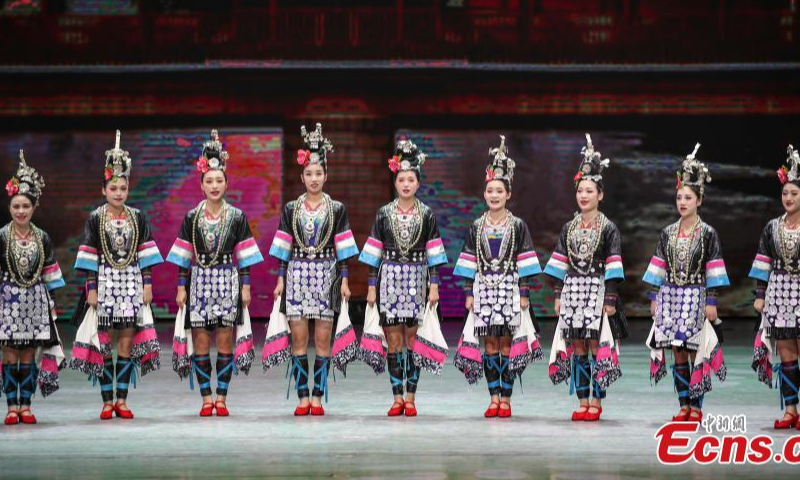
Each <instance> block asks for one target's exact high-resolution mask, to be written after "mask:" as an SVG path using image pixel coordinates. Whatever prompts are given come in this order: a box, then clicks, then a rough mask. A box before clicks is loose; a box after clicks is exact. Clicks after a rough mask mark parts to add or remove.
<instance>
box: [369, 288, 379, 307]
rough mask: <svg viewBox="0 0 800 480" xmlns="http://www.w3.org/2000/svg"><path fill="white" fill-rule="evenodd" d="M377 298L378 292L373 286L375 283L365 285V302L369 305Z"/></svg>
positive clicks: (373, 303)
mask: <svg viewBox="0 0 800 480" xmlns="http://www.w3.org/2000/svg"><path fill="white" fill-rule="evenodd" d="M377 299H378V292H377V289H376V288H375V285H370V286H369V287H367V303H368V304H369V306H370V307H371V306H373V305H375V301H376V300H377Z"/></svg>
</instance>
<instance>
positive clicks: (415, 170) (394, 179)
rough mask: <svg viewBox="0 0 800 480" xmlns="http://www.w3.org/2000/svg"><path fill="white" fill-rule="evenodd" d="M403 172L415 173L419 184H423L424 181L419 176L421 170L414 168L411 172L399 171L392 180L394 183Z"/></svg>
mask: <svg viewBox="0 0 800 480" xmlns="http://www.w3.org/2000/svg"><path fill="white" fill-rule="evenodd" d="M403 172H414V176H415V177H417V182H419V183H422V179H421V178H420V176H419V170H417V169H414V168H412V169H411V170H398V171H397V173H395V174H394V178H393V179H392V183H394V182H396V181H397V177H399V176H400V174H401V173H403Z"/></svg>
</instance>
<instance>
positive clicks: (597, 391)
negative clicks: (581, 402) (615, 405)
mask: <svg viewBox="0 0 800 480" xmlns="http://www.w3.org/2000/svg"><path fill="white" fill-rule="evenodd" d="M590 365H591V367H592V373H593V374H592V378H594V372H595V371H596V370H597V360H595V359H594V358H592V361H591V363H590ZM592 397H594V398H596V399H598V400H602V399H604V398H606V391H605V390H604V389H602V388H600V384H599V383H597V381H595V380H592Z"/></svg>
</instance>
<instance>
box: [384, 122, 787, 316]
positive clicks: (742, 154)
mask: <svg viewBox="0 0 800 480" xmlns="http://www.w3.org/2000/svg"><path fill="white" fill-rule="evenodd" d="M674 125H676V126H677V125H679V124H674ZM674 130H675V132H669V131H667V132H665V131H664V130H661V131H660V132H648V131H638V130H633V131H600V132H594V133H593V134H592V140H593V142H594V145H595V147H596V149H597V150H599V151H600V152H601V153H602V154H603V157H604V158H606V157H609V158H610V159H611V167H610V168H609V169H608V170H607V171H606V174H605V179H606V182H605V183H606V193H605V200H604V201H603V204H602V206H601V209H602V211H603V212H604V213H605V214H606V215H607V216H608V217H609V218H610V219H611V220H613V221H614V222H615V223H616V224H617V225H618V226H619V228H620V230H621V231H622V239H623V254H622V255H623V260H624V265H625V274H626V281H625V283H624V284H623V286H622V289H621V294H622V298H623V301H624V302H625V305H626V311H627V313H628V315H637V316H649V307H648V300H647V298H646V292H647V286H646V284H644V283H642V282H641V278H642V275H643V274H644V271H645V269H646V268H647V264H648V263H649V260H650V257H651V256H652V255H653V253H654V250H655V246H656V243H657V240H658V235H659V231H660V230H661V228H663V227H664V226H666V225H668V224H670V223H672V222H674V221H676V220H677V219H678V214H677V211H676V208H675V203H674V197H675V172H676V170H677V169H678V168H679V165H680V163H681V162H682V161H683V159H684V157H685V156H686V155H687V154H688V153H690V152H691V151H692V149H693V147H694V144H695V142H696V141H708V146H705V147H703V148H701V149H700V151H699V154H698V158H699V159H700V160H702V161H704V162H708V165H709V168H710V169H711V172H712V176H713V177H714V181H713V183H712V184H711V185H710V186H709V187H708V190H707V192H708V193H707V198H706V201H705V204H704V205H703V206H702V207H701V212H700V215H701V217H702V218H703V219H704V220H705V221H707V222H708V223H709V224H711V225H712V226H713V227H715V228H716V229H717V231H718V232H719V233H720V235H721V238H722V245H723V251H724V257H725V262H726V265H727V268H728V274H729V276H730V278H731V281H732V283H733V285H732V287H731V288H727V289H724V291H723V293H722V295H721V297H720V307H719V308H720V314H721V316H722V317H730V316H752V315H754V310H753V309H752V307H751V305H752V299H753V295H752V290H753V288H754V282H753V281H751V280H749V279H747V278H746V277H747V273H748V271H749V269H750V264H751V262H752V259H753V256H754V255H755V249H756V245H757V243H758V239H759V235H760V233H761V229H762V228H763V226H764V225H765V223H766V222H767V220H768V219H770V218H773V217H775V216H777V215H778V214H779V213H780V212H781V206H780V199H779V197H780V185H779V184H778V183H777V179H776V177H775V168H777V167H778V166H779V165H780V164H781V162H783V160H784V159H785V158H786V155H785V154H784V152H785V148H786V145H785V144H784V143H783V142H784V141H786V140H785V139H789V138H791V136H790V133H789V132H788V131H787V132H785V133H786V135H778V134H777V132H772V135H770V138H759V139H757V140H756V139H755V138H753V137H752V136H751V135H742V136H741V137H737V142H731V141H730V140H731V136H730V134H728V133H726V132H714V131H713V129H712V128H711V127H709V130H708V131H704V132H702V133H696V134H690V135H686V134H685V132H680V128H677V127H676V128H675V129H674ZM501 133H503V134H505V135H506V145H507V146H508V148H509V156H510V157H511V158H513V159H514V160H515V161H516V171H515V176H514V184H513V196H512V200H511V202H510V205H509V208H510V209H511V210H512V212H513V213H514V214H516V215H518V216H520V217H522V218H523V219H524V220H525V221H526V222H527V224H528V226H529V228H530V231H531V234H532V236H533V242H534V245H535V247H536V251H537V253H538V254H539V261H540V262H541V264H542V268H544V265H545V264H546V262H547V260H548V259H549V257H550V254H551V252H552V250H553V247H554V246H555V244H556V241H557V239H558V234H559V232H560V230H561V227H562V225H563V224H564V223H565V222H566V221H568V220H569V219H571V218H572V216H573V214H574V213H575V212H576V210H577V205H576V201H575V196H574V189H573V183H572V177H573V175H574V174H575V172H576V171H577V168H578V165H579V164H580V161H581V159H582V156H581V155H580V151H581V147H583V146H584V145H585V138H584V131H583V130H541V131H530V130H528V131H513V130H506V131H504V132H500V131H454V130H426V131H419V130H415V131H412V130H400V131H398V132H397V134H396V138H397V139H400V138H410V139H411V140H412V141H414V142H415V143H416V144H417V145H418V146H419V147H420V148H421V149H422V150H423V151H424V152H425V153H427V154H428V156H429V157H428V160H427V162H426V163H425V166H424V167H423V170H424V173H423V185H422V187H421V188H420V193H419V195H420V199H421V200H422V201H423V202H425V203H426V204H428V205H429V206H430V207H431V208H433V210H434V211H435V213H436V216H437V220H438V222H439V227H440V230H441V234H442V237H443V239H444V242H445V245H446V248H447V256H448V258H449V260H450V263H449V264H448V266H447V267H446V268H444V269H442V272H441V277H442V282H443V286H442V292H441V298H442V300H441V305H442V313H443V315H444V316H449V317H460V316H463V314H464V306H463V305H464V293H463V281H462V280H461V279H459V278H457V277H454V276H453V275H452V271H453V266H454V263H455V260H456V259H457V258H458V254H459V252H460V251H461V249H462V247H463V245H464V240H465V237H466V234H467V232H468V230H469V225H470V223H471V222H472V221H473V220H474V219H475V218H477V217H478V216H479V215H481V214H482V213H483V212H484V211H485V203H484V200H483V187H484V175H485V168H486V166H487V164H488V161H489V157H488V151H489V148H491V147H496V146H498V145H499V141H500V139H499V134H501ZM777 137H781V138H780V139H779V138H777ZM759 141H761V142H764V141H767V143H769V144H772V145H771V147H770V148H769V151H768V152H765V151H763V150H757V145H758V142H759ZM762 144H763V143H762ZM781 145H782V146H781ZM759 162H761V163H763V164H764V165H765V166H762V167H759V166H757V163H759ZM531 297H532V304H533V307H534V309H535V312H536V314H537V315H553V310H552V306H553V298H554V297H553V290H552V285H551V283H550V281H549V279H548V278H546V276H545V275H540V276H539V277H538V281H537V282H536V286H535V287H534V288H533V291H532V294H531Z"/></svg>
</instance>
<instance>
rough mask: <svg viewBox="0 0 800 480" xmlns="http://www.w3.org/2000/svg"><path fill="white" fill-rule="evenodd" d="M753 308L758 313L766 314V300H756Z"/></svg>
mask: <svg viewBox="0 0 800 480" xmlns="http://www.w3.org/2000/svg"><path fill="white" fill-rule="evenodd" d="M753 308H755V309H756V311H757V312H758V313H764V299H763V298H756V301H755V302H753Z"/></svg>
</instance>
